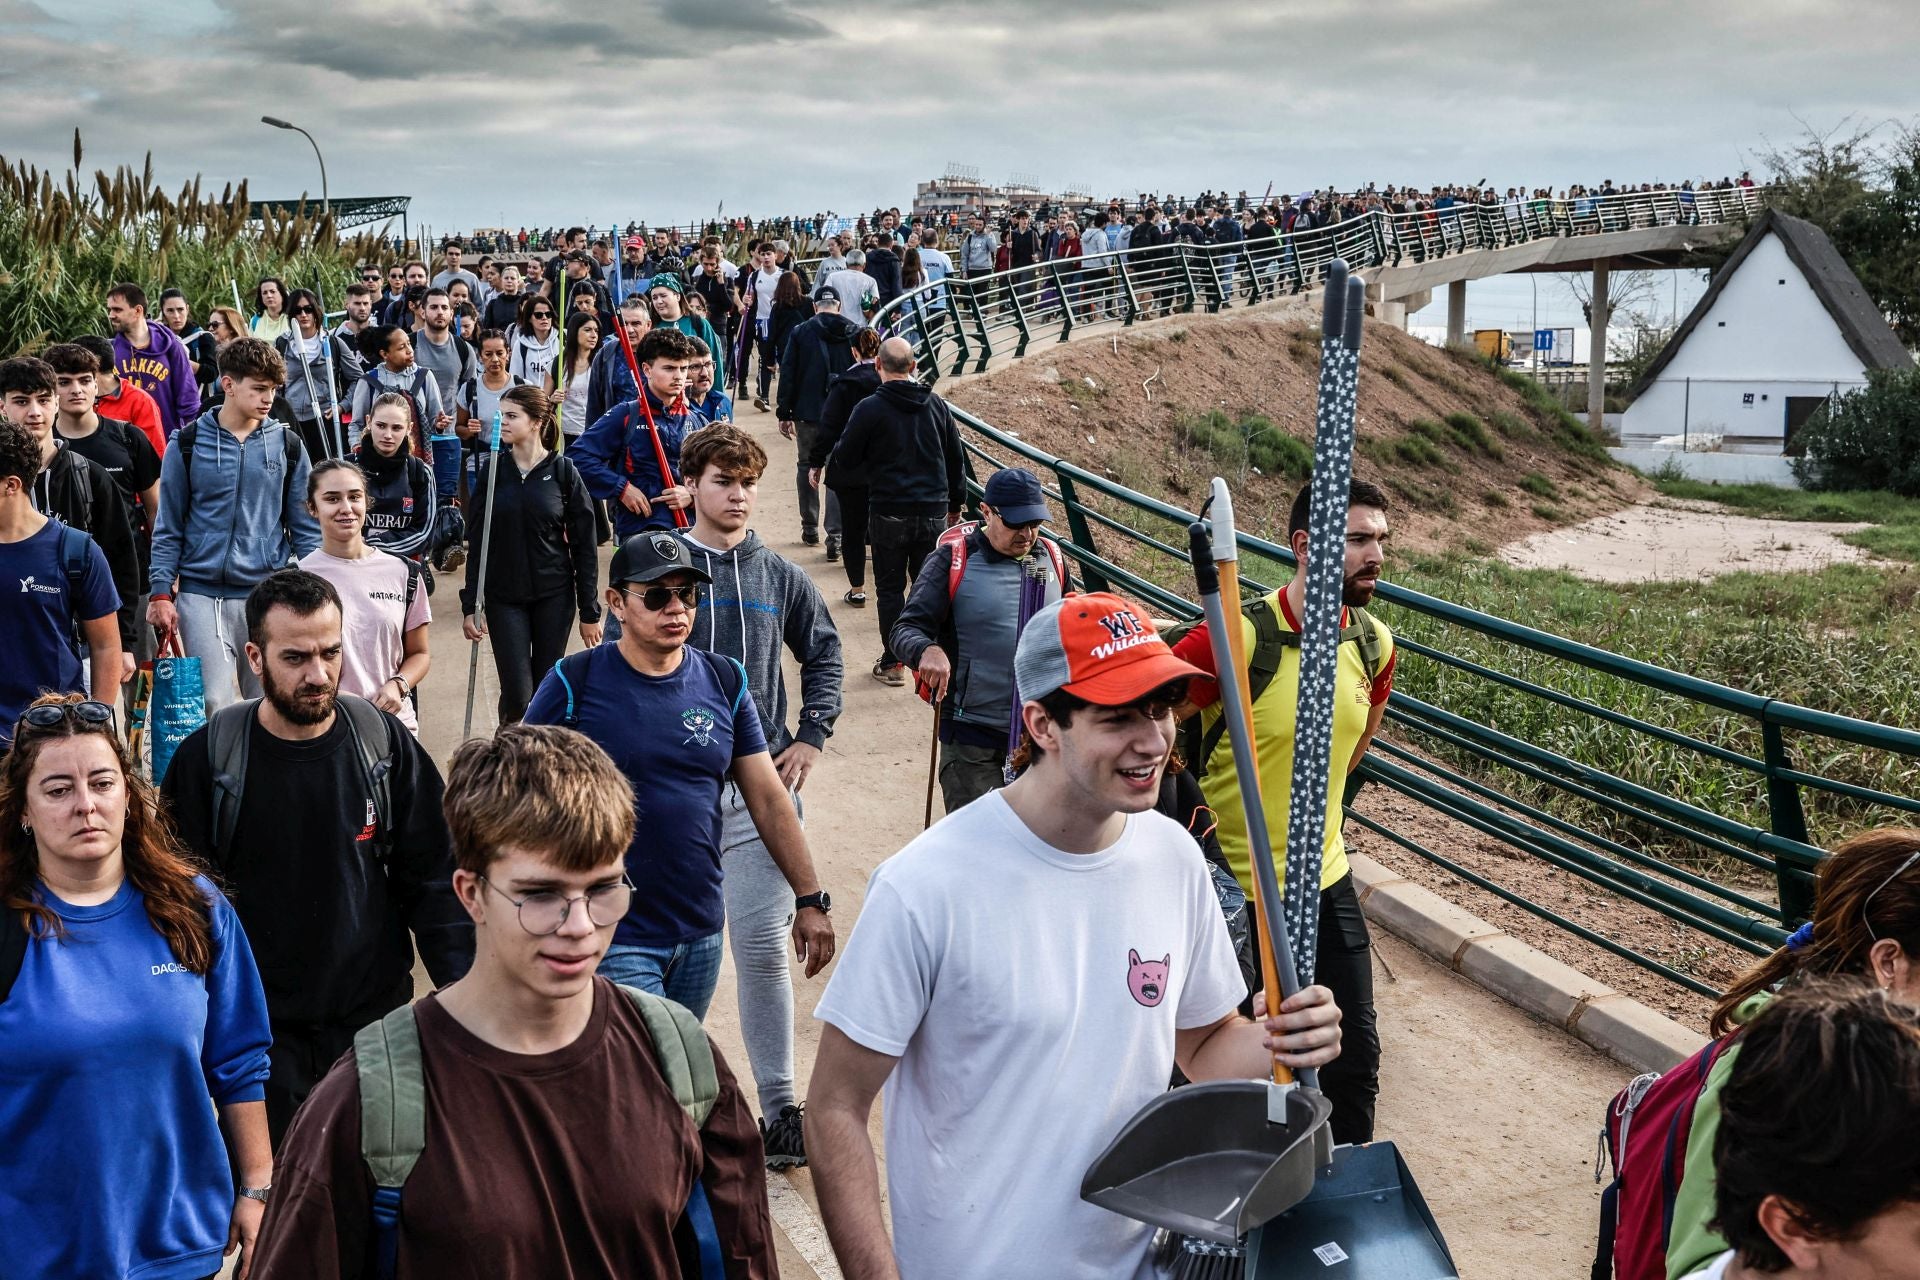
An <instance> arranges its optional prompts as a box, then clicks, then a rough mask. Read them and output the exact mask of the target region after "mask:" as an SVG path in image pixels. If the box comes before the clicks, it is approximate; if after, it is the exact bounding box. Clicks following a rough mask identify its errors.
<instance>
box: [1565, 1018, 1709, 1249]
mask: <svg viewBox="0 0 1920 1280" xmlns="http://www.w3.org/2000/svg"><path fill="white" fill-rule="evenodd" d="M1738 1038H1739V1034H1738V1033H1737V1032H1736V1033H1735V1034H1733V1035H1729V1036H1722V1037H1720V1038H1719V1039H1718V1040H1715V1041H1714V1042H1713V1043H1712V1044H1709V1045H1707V1046H1706V1047H1704V1048H1702V1049H1701V1050H1700V1051H1699V1052H1698V1053H1695V1054H1694V1055H1693V1056H1692V1057H1691V1058H1688V1059H1687V1060H1686V1061H1685V1062H1682V1063H1681V1064H1680V1065H1679V1066H1676V1067H1674V1068H1672V1069H1671V1070H1669V1071H1666V1072H1665V1073H1662V1072H1658V1071H1649V1072H1647V1073H1646V1074H1645V1075H1641V1076H1635V1077H1634V1078H1633V1080H1632V1081H1630V1082H1629V1083H1628V1085H1627V1087H1626V1088H1624V1089H1622V1090H1621V1091H1620V1092H1619V1093H1617V1094H1615V1095H1614V1097H1613V1101H1612V1102H1611V1103H1609V1104H1608V1106H1607V1114H1606V1116H1605V1117H1604V1118H1603V1119H1602V1121H1601V1126H1600V1154H1599V1157H1598V1158H1597V1159H1596V1161H1595V1163H1594V1166H1593V1180H1594V1181H1595V1182H1599V1181H1600V1179H1601V1176H1602V1171H1603V1170H1604V1168H1605V1166H1606V1164H1607V1162H1608V1161H1609V1160H1611V1161H1612V1163H1613V1181H1612V1182H1611V1183H1610V1184H1608V1186H1607V1189H1606V1191H1605V1192H1603V1193H1602V1194H1601V1196H1600V1238H1599V1241H1598V1243H1597V1244H1596V1246H1595V1249H1594V1255H1593V1272H1592V1277H1593V1280H1666V1277H1667V1242H1668V1240H1669V1239H1670V1238H1671V1236H1672V1233H1673V1202H1674V1199H1675V1197H1677V1196H1678V1195H1679V1194H1680V1179H1681V1176H1682V1175H1683V1174H1684V1173H1685V1172H1686V1162H1687V1139H1688V1136H1689V1135H1690V1134H1691V1132H1692V1130H1693V1112H1694V1108H1695V1107H1696V1106H1697V1105H1698V1103H1699V1101H1700V1094H1701V1092H1702V1091H1703V1090H1704V1089H1705V1088H1706V1085H1707V1077H1708V1076H1709V1075H1710V1074H1711V1073H1712V1071H1713V1067H1714V1064H1715V1063H1716V1062H1718V1061H1719V1060H1720V1055H1721V1054H1723V1053H1725V1052H1726V1050H1727V1047H1728V1046H1729V1045H1731V1044H1733V1042H1734V1041H1735V1040H1737V1039H1738Z"/></svg>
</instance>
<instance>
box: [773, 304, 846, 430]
mask: <svg viewBox="0 0 1920 1280" xmlns="http://www.w3.org/2000/svg"><path fill="white" fill-rule="evenodd" d="M858 332H860V326H859V325H857V324H855V323H854V322H853V321H851V320H849V319H847V318H846V317H845V316H839V315H835V314H833V313H832V312H831V311H823V312H821V313H820V314H819V315H817V316H814V317H813V318H812V319H811V320H808V321H807V322H805V323H804V324H799V325H795V326H794V329H793V332H792V333H790V334H788V335H787V345H786V348H785V349H784V350H782V349H781V348H779V347H775V348H774V351H775V352H776V353H777V356H778V359H779V361H780V394H779V396H778V398H777V403H776V405H775V408H776V409H778V411H779V416H780V420H781V421H782V422H818V421H820V415H821V411H822V410H824V409H825V408H826V404H827V382H828V380H829V379H831V378H832V377H833V375H834V374H836V373H839V372H841V371H842V370H844V369H845V368H846V367H847V366H848V365H850V364H852V363H853V335H854V334H856V333H858Z"/></svg>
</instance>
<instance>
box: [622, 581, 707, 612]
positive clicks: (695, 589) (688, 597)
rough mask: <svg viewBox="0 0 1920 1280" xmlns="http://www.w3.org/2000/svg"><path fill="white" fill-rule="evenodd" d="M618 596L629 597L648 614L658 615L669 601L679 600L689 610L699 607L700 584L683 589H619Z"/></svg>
mask: <svg viewBox="0 0 1920 1280" xmlns="http://www.w3.org/2000/svg"><path fill="white" fill-rule="evenodd" d="M620 594H621V595H623V596H630V597H632V598H633V599H635V600H638V601H639V602H640V603H641V604H643V605H645V606H646V607H647V611H648V612H649V613H658V612H660V611H661V610H662V609H664V608H666V607H667V602H668V601H669V600H676V599H677V600H679V601H680V603H681V604H683V605H685V606H687V608H689V609H698V608H699V607H700V584H699V583H697V582H696V583H692V584H690V585H688V586H684V587H648V588H647V589H646V590H645V591H629V590H627V589H626V588H625V587H622V588H620Z"/></svg>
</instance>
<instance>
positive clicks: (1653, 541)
mask: <svg viewBox="0 0 1920 1280" xmlns="http://www.w3.org/2000/svg"><path fill="white" fill-rule="evenodd" d="M1872 527H1873V526H1871V525H1868V524H1849V523H1839V522H1820V521H1811V520H1761V519H1757V518H1755V517H1753V516H1742V515H1735V514H1733V513H1732V512H1730V511H1728V510H1727V509H1726V508H1724V507H1721V506H1718V505H1716V504H1714V503H1710V502H1685V501H1675V500H1673V499H1660V500H1657V501H1654V502H1648V503H1641V504H1639V505H1637V506H1632V507H1627V508H1625V509H1624V510H1620V511H1615V512H1611V513H1609V514H1606V515H1601V516H1595V517H1593V518H1592V519H1590V520H1585V521H1582V522H1581V523H1579V524H1575V525H1568V526H1567V527H1566V528H1563V529H1549V530H1547V531H1545V532H1542V533H1536V534H1533V535H1531V536H1529V537H1526V538H1522V539H1520V540H1519V541H1517V542H1510V543H1508V544H1507V545H1506V546H1503V547H1501V548H1500V558H1501V559H1502V560H1504V561H1505V562H1506V563H1508V564H1510V565H1513V566H1515V567H1516V568H1521V569H1566V570H1569V571H1571V572H1573V573H1576V574H1579V575H1580V576H1581V577H1583V578H1589V579H1592V580H1594V581H1596V582H1682V581H1691V580H1695V579H1700V578H1714V577H1718V576H1719V575H1721V574H1723V573H1741V572H1748V571H1754V572H1763V573H1791V572H1794V571H1796V570H1818V569H1824V568H1826V567H1827V566H1828V565H1830V564H1863V563H1871V562H1873V556H1872V555H1871V554H1870V553H1868V552H1867V551H1865V550H1863V549H1862V548H1860V547H1856V546H1852V545H1850V544H1848V543H1845V542H1842V541H1841V540H1840V539H1841V537H1842V535H1844V534H1849V533H1858V532H1860V531H1861V530H1862V529H1869V528H1872Z"/></svg>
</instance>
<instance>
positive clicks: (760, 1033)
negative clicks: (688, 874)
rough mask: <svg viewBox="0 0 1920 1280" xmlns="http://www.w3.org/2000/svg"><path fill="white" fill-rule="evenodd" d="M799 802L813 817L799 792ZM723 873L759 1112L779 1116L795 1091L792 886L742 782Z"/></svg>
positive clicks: (730, 812) (726, 828) (743, 1033)
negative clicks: (775, 858)
mask: <svg viewBox="0 0 1920 1280" xmlns="http://www.w3.org/2000/svg"><path fill="white" fill-rule="evenodd" d="M793 805H794V809H795V811H796V812H798V813H799V814H800V817H801V820H802V821H805V819H806V809H805V807H804V806H803V805H802V804H801V803H800V797H799V796H794V797H793ZM720 874H721V887H722V891H723V892H724V893H725V895H726V902H727V945H728V947H730V948H731V949H732V951H733V978H734V989H735V993H736V995H737V998H738V1000H739V1002H740V1038H741V1039H742V1040H744V1041H746V1045H747V1061H748V1062H749V1063H751V1064H752V1066H753V1082H754V1084H755V1085H756V1086H757V1087H758V1089H759V1093H760V1114H761V1115H763V1116H765V1117H767V1118H768V1119H772V1118H773V1117H775V1116H777V1115H779V1114H780V1108H782V1107H784V1106H787V1105H788V1104H790V1103H792V1102H794V1101H795V1098H794V1093H793V974H792V973H791V971H790V970H789V969H788V968H787V957H788V956H789V955H791V954H792V949H791V947H790V945H789V942H788V938H789V935H791V933H792V932H793V887H792V886H791V885H789V884H788V883H787V878H786V876H784V875H782V874H781V873H780V868H779V867H778V866H776V865H774V861H773V855H772V854H770V853H768V852H767V846H766V842H765V841H763V840H761V839H760V832H759V831H758V830H757V829H756V828H755V827H754V825H753V814H751V813H750V812H748V810H747V805H746V801H744V800H743V799H742V798H741V796H740V789H739V788H738V787H736V786H734V784H733V783H731V782H729V783H727V784H726V786H725V788H724V789H723V790H722V791H721V794H720Z"/></svg>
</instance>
